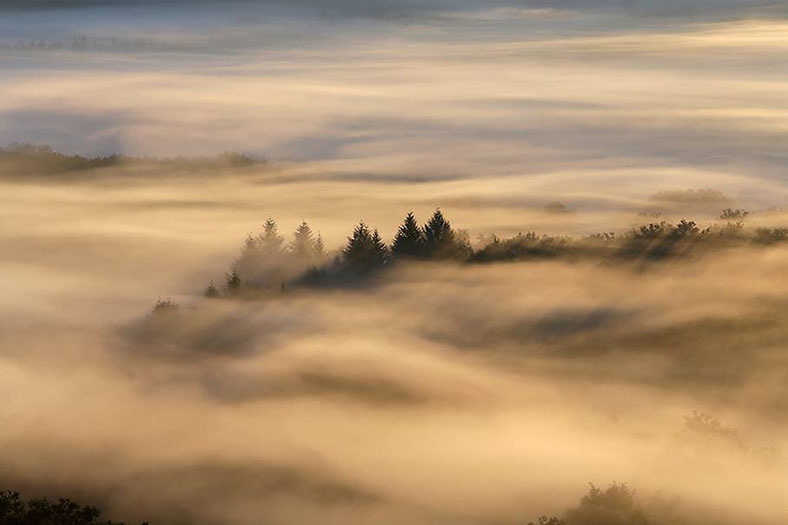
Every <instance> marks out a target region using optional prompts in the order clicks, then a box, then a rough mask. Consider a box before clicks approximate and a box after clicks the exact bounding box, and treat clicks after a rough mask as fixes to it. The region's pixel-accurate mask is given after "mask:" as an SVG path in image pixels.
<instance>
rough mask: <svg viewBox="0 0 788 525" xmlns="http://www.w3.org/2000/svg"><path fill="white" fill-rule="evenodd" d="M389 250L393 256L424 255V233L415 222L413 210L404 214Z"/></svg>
mask: <svg viewBox="0 0 788 525" xmlns="http://www.w3.org/2000/svg"><path fill="white" fill-rule="evenodd" d="M391 252H392V254H393V255H394V256H395V257H421V256H422V255H424V234H423V233H422V231H421V228H419V225H418V223H417V222H416V217H415V216H414V215H413V212H410V213H408V214H407V215H406V216H405V220H404V221H403V223H402V225H401V226H400V227H399V229H398V230H397V235H396V236H395V237H394V242H393V243H392V244H391Z"/></svg>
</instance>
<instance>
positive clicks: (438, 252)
mask: <svg viewBox="0 0 788 525" xmlns="http://www.w3.org/2000/svg"><path fill="white" fill-rule="evenodd" d="M424 248H425V253H426V255H427V257H433V258H438V259H441V258H450V257H454V256H455V255H456V252H457V243H456V239H455V235H454V230H452V229H451V224H450V223H449V221H447V220H446V218H445V217H444V216H443V213H442V212H441V210H440V208H438V209H437V210H435V213H433V214H432V217H431V218H430V220H429V221H428V222H427V224H426V225H425V226H424Z"/></svg>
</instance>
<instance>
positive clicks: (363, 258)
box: [342, 221, 388, 269]
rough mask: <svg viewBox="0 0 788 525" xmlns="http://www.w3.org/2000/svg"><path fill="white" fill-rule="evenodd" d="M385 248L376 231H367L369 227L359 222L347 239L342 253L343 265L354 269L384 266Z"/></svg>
mask: <svg viewBox="0 0 788 525" xmlns="http://www.w3.org/2000/svg"><path fill="white" fill-rule="evenodd" d="M387 251H388V250H387V248H386V245H385V244H384V243H383V240H382V239H381V238H380V234H379V233H378V231H377V230H375V231H374V232H370V231H369V227H368V226H367V225H366V223H364V221H361V222H360V223H358V225H357V226H356V227H355V228H354V229H353V234H352V235H351V236H350V237H348V242H347V246H345V249H344V250H343V251H342V255H343V258H344V261H345V263H347V264H349V265H351V266H354V267H356V268H362V269H364V268H373V267H376V266H381V265H383V264H385V262H386V259H387V255H388V254H387Z"/></svg>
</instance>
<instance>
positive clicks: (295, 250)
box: [289, 222, 315, 263]
mask: <svg viewBox="0 0 788 525" xmlns="http://www.w3.org/2000/svg"><path fill="white" fill-rule="evenodd" d="M289 248H290V253H291V254H293V256H294V257H296V258H297V259H299V260H301V261H306V262H310V263H311V262H312V261H313V259H314V257H315V238H314V235H313V234H312V229H311V228H310V227H309V225H308V224H307V223H306V222H302V223H301V224H300V225H299V226H298V228H296V231H295V232H294V233H293V240H292V242H290V246H289Z"/></svg>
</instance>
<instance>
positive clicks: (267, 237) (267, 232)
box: [257, 217, 285, 257]
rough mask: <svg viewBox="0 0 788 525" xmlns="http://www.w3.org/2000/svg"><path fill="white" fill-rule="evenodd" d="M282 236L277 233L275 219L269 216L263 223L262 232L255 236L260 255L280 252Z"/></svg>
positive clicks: (282, 241)
mask: <svg viewBox="0 0 788 525" xmlns="http://www.w3.org/2000/svg"><path fill="white" fill-rule="evenodd" d="M284 242H285V240H284V238H283V237H282V236H281V235H279V230H278V227H277V225H276V221H275V220H274V219H272V218H271V217H269V218H268V219H267V220H266V221H265V222H264V223H263V232H262V233H261V234H260V235H258V236H257V245H258V247H259V250H260V252H261V254H262V255H264V256H269V257H270V256H272V255H279V254H280V253H282V243H284Z"/></svg>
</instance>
